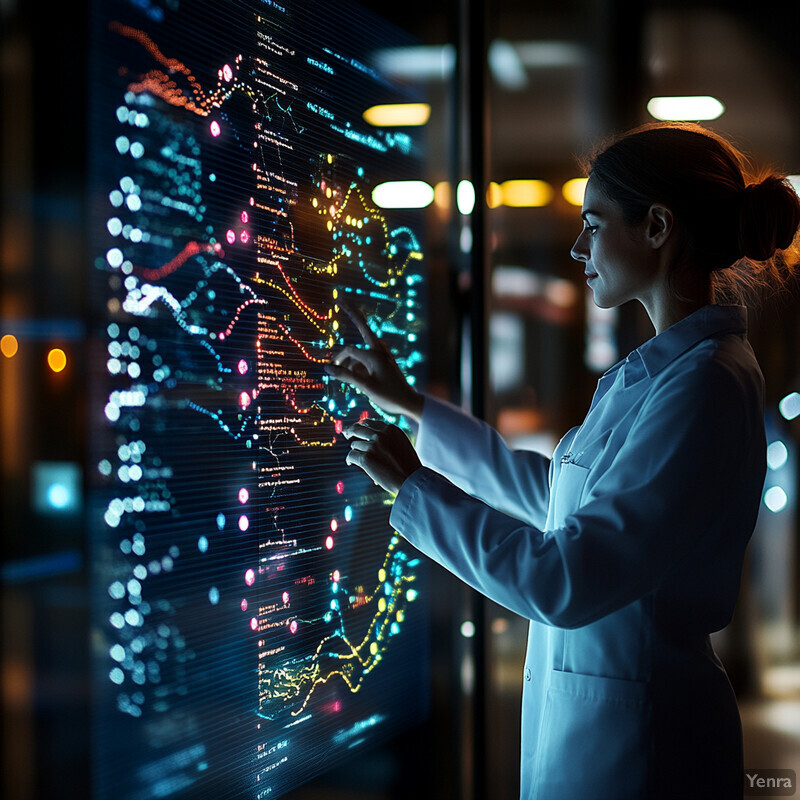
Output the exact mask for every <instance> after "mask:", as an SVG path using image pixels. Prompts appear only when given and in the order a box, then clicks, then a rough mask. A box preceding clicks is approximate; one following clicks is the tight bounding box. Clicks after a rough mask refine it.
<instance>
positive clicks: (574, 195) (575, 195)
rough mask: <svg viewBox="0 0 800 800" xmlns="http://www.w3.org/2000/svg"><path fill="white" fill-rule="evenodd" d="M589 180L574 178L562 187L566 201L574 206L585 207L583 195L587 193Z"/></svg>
mask: <svg viewBox="0 0 800 800" xmlns="http://www.w3.org/2000/svg"><path fill="white" fill-rule="evenodd" d="M586 181H587V178H573V179H572V180H569V181H567V182H566V183H565V184H564V185H563V186H562V187H561V194H562V195H564V199H565V200H566V201H567V202H568V203H570V205H573V206H582V205H583V195H584V194H585V193H586Z"/></svg>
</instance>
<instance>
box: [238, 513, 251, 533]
mask: <svg viewBox="0 0 800 800" xmlns="http://www.w3.org/2000/svg"><path fill="white" fill-rule="evenodd" d="M249 527H250V520H249V519H248V518H247V514H242V516H241V517H239V530H240V531H242V533H244V532H245V531H246V530H247V529H248V528H249Z"/></svg>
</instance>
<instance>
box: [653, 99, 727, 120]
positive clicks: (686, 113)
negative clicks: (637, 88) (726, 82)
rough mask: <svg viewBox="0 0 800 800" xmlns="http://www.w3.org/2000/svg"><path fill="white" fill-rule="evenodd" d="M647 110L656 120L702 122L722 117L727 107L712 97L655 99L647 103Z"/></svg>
mask: <svg viewBox="0 0 800 800" xmlns="http://www.w3.org/2000/svg"><path fill="white" fill-rule="evenodd" d="M647 110H648V111H649V112H650V114H651V115H652V116H653V117H655V118H656V119H662V120H700V119H716V118H717V117H719V116H722V114H723V113H724V111H725V106H724V105H722V103H720V101H719V100H717V98H716V97H711V96H710V95H694V96H686V97H653V98H651V99H650V100H649V101H648V103H647Z"/></svg>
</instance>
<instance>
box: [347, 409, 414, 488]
mask: <svg viewBox="0 0 800 800" xmlns="http://www.w3.org/2000/svg"><path fill="white" fill-rule="evenodd" d="M344 435H345V436H346V437H347V438H348V439H349V440H350V452H349V453H348V454H347V458H346V459H345V462H346V463H347V464H355V465H356V466H357V467H361V469H363V470H364V472H366V473H367V475H369V477H370V478H372V480H373V481H375V483H377V484H378V485H379V486H380V487H382V488H383V489H385V490H386V491H387V492H391V493H392V494H397V493H398V492H399V491H400V487H401V486H402V485H403V483H404V481H405V480H406V478H408V477H409V476H410V475H411V473H412V472H414V471H416V470H417V469H419V468H420V467H421V466H422V463H421V462H420V460H419V456H417V451H416V450H414V446H413V445H412V444H411V442H410V441H409V439H408V437H407V436H406V435H405V434H404V433H403V431H401V430H400V428H398V427H397V426H396V425H389V424H388V423H386V422H383V421H382V420H378V419H365V420H364V421H363V422H358V423H356V424H355V425H352V426H350V427H349V428H346V429H345V430H344Z"/></svg>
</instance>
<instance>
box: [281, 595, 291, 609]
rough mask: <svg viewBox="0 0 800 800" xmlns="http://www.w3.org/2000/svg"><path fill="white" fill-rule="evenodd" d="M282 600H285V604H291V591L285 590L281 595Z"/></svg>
mask: <svg viewBox="0 0 800 800" xmlns="http://www.w3.org/2000/svg"><path fill="white" fill-rule="evenodd" d="M281 600H283V604H284V605H285V606H288V605H289V592H284V593H283V594H282V595H281Z"/></svg>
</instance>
